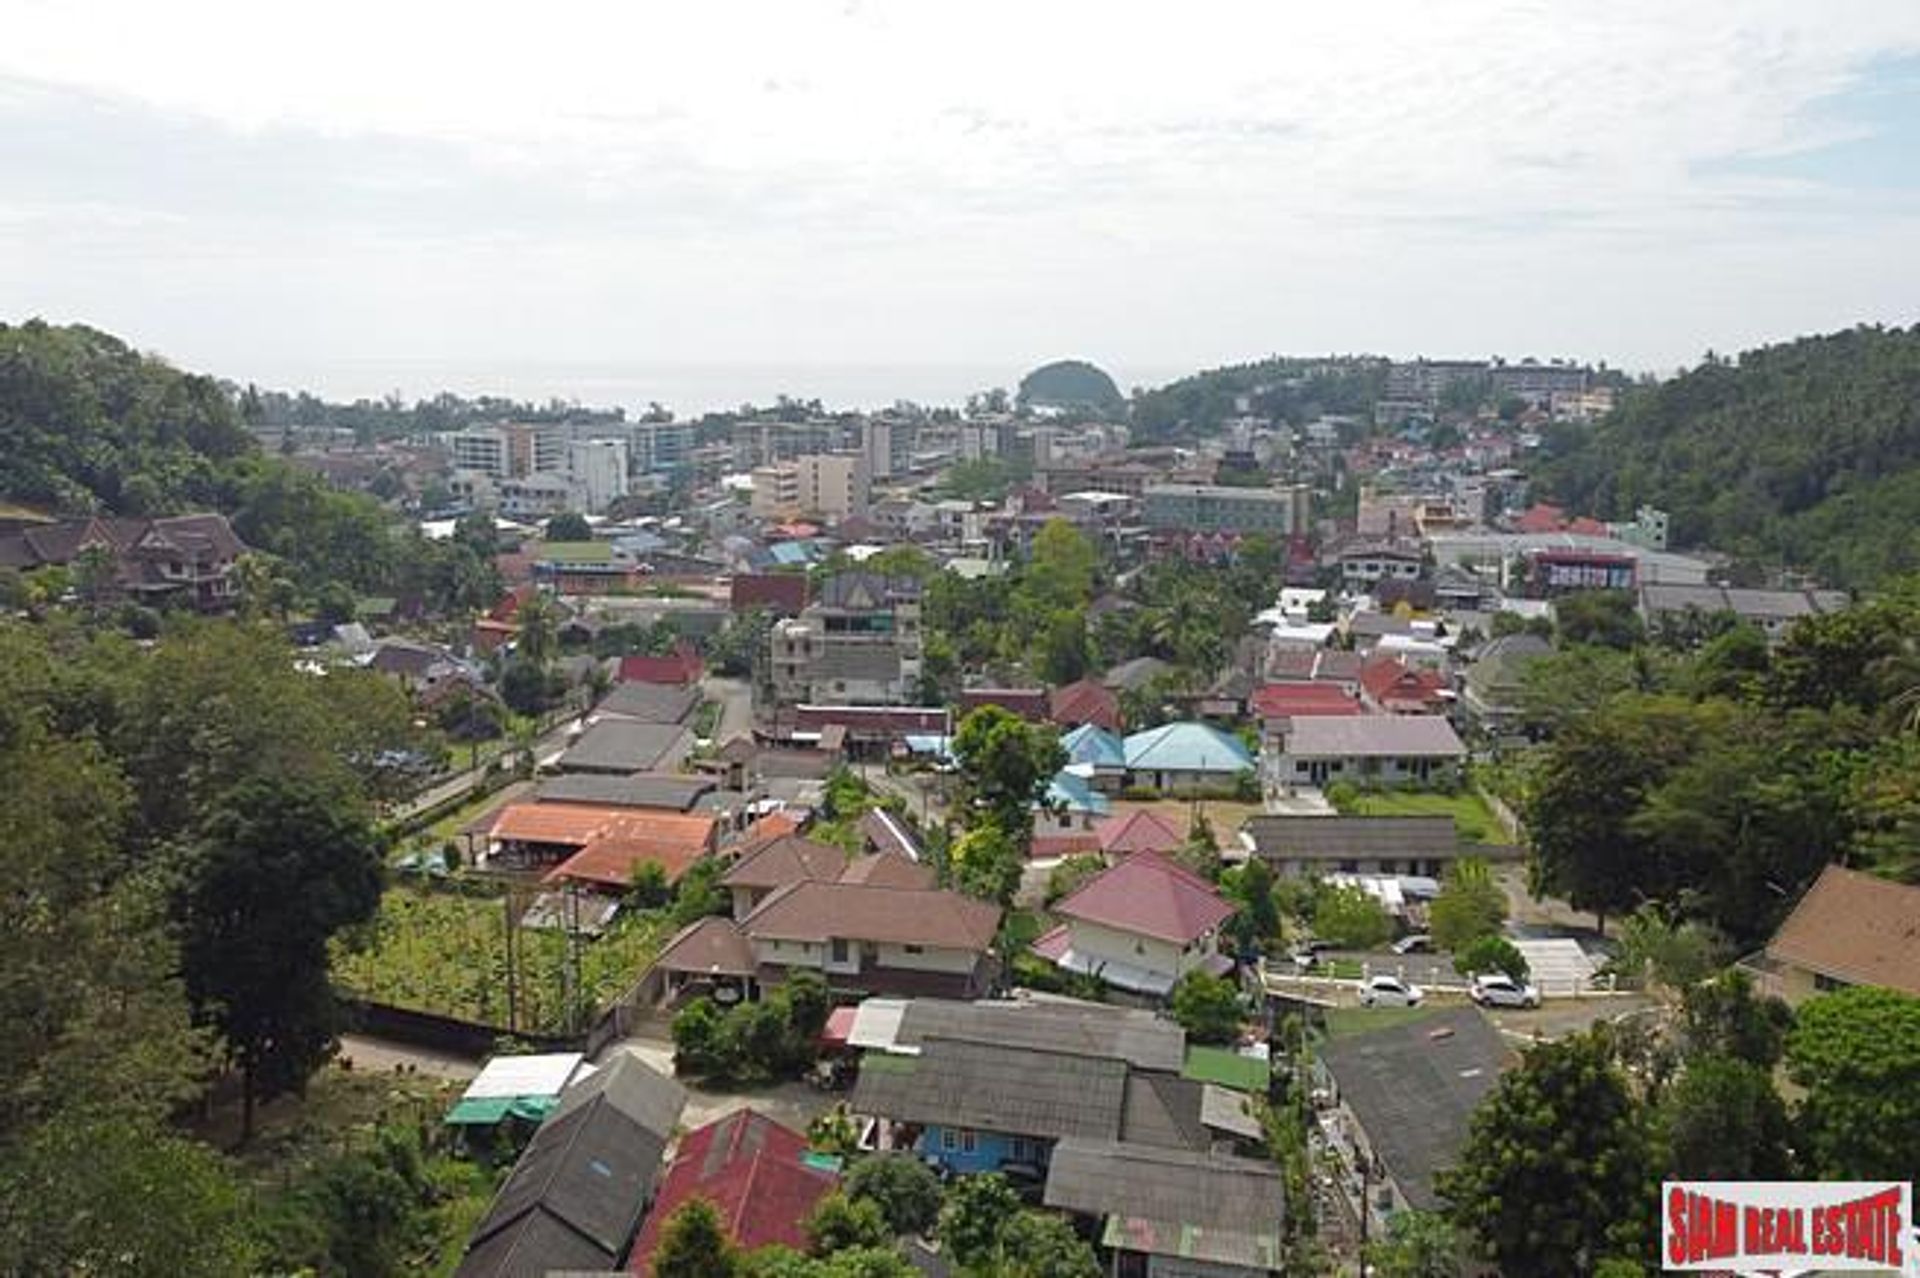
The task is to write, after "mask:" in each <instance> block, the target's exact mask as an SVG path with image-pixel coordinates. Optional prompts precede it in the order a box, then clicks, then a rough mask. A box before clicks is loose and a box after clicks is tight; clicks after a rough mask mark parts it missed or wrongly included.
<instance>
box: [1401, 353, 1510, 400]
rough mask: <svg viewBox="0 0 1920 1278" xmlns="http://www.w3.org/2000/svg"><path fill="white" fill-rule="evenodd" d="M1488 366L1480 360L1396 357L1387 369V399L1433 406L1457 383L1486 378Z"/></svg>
mask: <svg viewBox="0 0 1920 1278" xmlns="http://www.w3.org/2000/svg"><path fill="white" fill-rule="evenodd" d="M1487 371H1488V366H1487V365H1486V364H1485V363H1484V362H1482V361H1480V360H1477V359H1416V360H1412V361H1410V362H1409V361H1402V360H1395V361H1394V362H1393V365H1392V366H1391V367H1390V368H1388V369H1387V393H1386V395H1385V396H1384V398H1385V399H1387V400H1390V401H1394V402H1397V403H1404V404H1408V405H1414V404H1421V405H1426V406H1429V407H1430V406H1432V405H1433V404H1436V403H1438V402H1439V399H1440V396H1441V395H1442V394H1443V393H1444V392H1445V391H1446V389H1447V387H1449V386H1451V385H1453V384H1454V383H1455V382H1464V381H1471V380H1473V379H1474V378H1478V377H1485V376H1486V375H1487Z"/></svg>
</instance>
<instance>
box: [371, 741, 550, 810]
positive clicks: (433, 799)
mask: <svg viewBox="0 0 1920 1278" xmlns="http://www.w3.org/2000/svg"><path fill="white" fill-rule="evenodd" d="M573 722H574V721H573V719H571V718H564V719H561V720H560V722H558V723H556V724H555V725H554V726H553V727H551V728H549V729H547V731H546V732H545V733H544V734H542V736H541V737H540V738H539V740H537V741H535V742H534V746H533V754H534V758H536V759H539V760H541V761H542V762H545V761H546V760H548V759H550V758H552V757H554V756H556V755H558V754H559V753H560V752H562V751H564V750H565V749H566V748H567V743H568V739H569V738H568V732H569V730H570V729H571V728H572V726H573ZM485 770H486V769H485V768H484V767H483V768H481V769H478V770H473V769H469V770H468V771H465V772H457V773H455V774H454V775H452V776H450V777H448V778H446V779H445V780H444V781H438V782H435V783H434V784H433V785H431V786H429V787H428V788H427V789H425V790H422V791H421V792H420V793H419V794H417V795H415V796H414V797H413V798H411V799H409V800H407V801H406V802H405V803H402V804H399V805H397V806H395V807H394V809H393V810H392V811H391V812H390V813H389V814H388V820H390V821H396V822H398V821H407V820H410V819H412V818H413V817H415V816H417V815H419V814H420V813H422V812H425V811H427V810H429V809H431V808H436V807H438V806H440V805H441V804H442V803H446V802H448V801H449V800H452V799H457V798H459V797H461V796H462V795H464V794H466V793H467V791H469V790H471V789H473V785H474V782H476V781H478V780H479V779H480V777H481V776H482V775H483V774H484V773H485Z"/></svg>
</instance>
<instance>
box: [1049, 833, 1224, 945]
mask: <svg viewBox="0 0 1920 1278" xmlns="http://www.w3.org/2000/svg"><path fill="white" fill-rule="evenodd" d="M1054 913H1056V914H1058V915H1060V916H1061V917H1063V918H1069V919H1081V920H1084V921H1085V922H1088V923H1097V924H1099V925H1101V926H1102V927H1110V928H1113V929H1115V930H1117V931H1121V932H1137V933H1139V934H1141V935H1142V936H1151V937H1156V938H1158V939H1159V940H1162V941H1172V942H1174V943H1175V944H1177V945H1188V944H1191V943H1192V942H1194V941H1196V940H1198V939H1200V937H1202V936H1204V935H1206V934H1207V933H1208V932H1211V931H1212V930H1213V929H1215V928H1217V927H1219V926H1220V925H1221V924H1222V923H1224V922H1226V920H1227V919H1228V918H1229V917H1231V916H1232V914H1233V906H1232V905H1230V904H1228V903H1227V901H1226V898H1224V897H1222V896H1221V895H1220V894H1219V893H1218V892H1216V891H1214V889H1213V885H1212V884H1211V883H1208V882H1207V881H1206V880H1205V879H1203V878H1201V877H1200V876H1199V875H1197V874H1194V873H1193V872H1192V871H1190V870H1185V869H1182V868H1181V867H1180V866H1178V865H1175V864H1174V863H1173V862H1172V861H1170V860H1168V859H1167V858H1166V857H1164V856H1162V855H1160V854H1159V853H1157V852H1137V853H1135V854H1134V855H1132V856H1130V857H1128V858H1127V859H1126V860H1124V861H1122V862H1121V863H1120V864H1118V865H1116V866H1114V867H1113V868H1112V869H1111V870H1108V871H1107V872H1106V873H1104V874H1100V875H1096V876H1095V877H1093V878H1091V879H1089V880H1087V882H1086V883H1085V884H1084V885H1083V886H1082V887H1081V888H1080V890H1079V891H1077V892H1075V893H1074V894H1073V895H1071V896H1069V897H1068V898H1067V899H1066V900H1064V901H1062V902H1060V904H1059V905H1057V906H1055V907H1054Z"/></svg>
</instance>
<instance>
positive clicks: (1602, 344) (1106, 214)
mask: <svg viewBox="0 0 1920 1278" xmlns="http://www.w3.org/2000/svg"><path fill="white" fill-rule="evenodd" d="M0 31H4V32H5V33H6V38H5V39H4V41H0V128H4V127H18V126H16V125H14V123H13V120H10V118H9V116H8V111H9V109H10V105H11V109H13V110H14V111H15V112H16V117H15V118H17V119H21V120H24V121H25V122H26V123H25V127H27V128H30V129H34V128H37V129H40V130H42V131H43V132H45V133H46V134H47V135H48V136H49V137H52V136H53V135H55V134H57V133H59V132H60V130H59V128H58V127H57V121H58V118H59V112H61V111H66V110H71V109H72V107H71V104H72V103H74V102H90V103H93V104H94V109H95V110H96V111H97V112H100V113H104V115H103V118H106V119H108V120H109V121H110V125H108V124H103V125H101V126H100V127H101V129H102V130H103V131H107V130H109V128H110V127H111V128H123V129H128V130H137V129H140V128H151V129H159V130H162V132H161V133H160V134H158V135H157V137H156V140H150V141H148V142H146V143H144V144H143V145H144V149H145V150H146V151H147V152H148V153H151V154H153V155H154V157H155V167H156V168H157V169H159V170H160V172H156V173H148V172H147V171H146V168H145V166H143V165H127V164H121V165H120V166H119V172H120V173H121V175H122V177H121V180H120V181H119V182H118V183H117V184H115V183H109V182H108V180H107V178H108V175H105V174H100V173H94V174H90V175H76V174H74V173H72V172H68V171H65V170H61V171H60V172H59V174H58V176H59V179H60V183H61V184H63V185H61V187H60V189H61V190H62V191H65V192H66V194H65V195H64V196H61V195H60V194H59V193H58V192H56V193H55V194H53V195H48V194H45V193H41V194H39V195H38V196H37V197H35V198H33V199H30V198H28V197H26V196H23V195H21V194H20V193H19V192H18V191H13V192H10V190H9V184H8V183H6V182H0V218H5V219H8V220H9V221H11V222H13V224H14V225H15V226H17V225H18V224H19V223H18V221H17V219H19V218H21V217H22V216H23V209H25V208H26V207H27V206H28V205H35V206H36V207H45V206H46V205H47V203H48V202H51V203H52V205H53V206H54V207H55V208H57V209H58V210H59V211H58V212H57V213H55V214H53V215H51V216H41V217H39V218H37V219H35V220H34V221H32V222H29V223H28V225H29V226H30V227H34V228H44V229H34V230H29V231H27V232H26V233H25V235H26V237H28V238H30V239H31V240H32V241H33V243H31V244H30V245H21V244H19V243H18V240H19V238H20V236H19V235H18V234H17V233H10V238H14V239H15V240H16V245H15V247H16V248H17V249H19V250H20V251H18V252H16V253H14V254H11V255H9V254H7V253H6V252H5V250H4V249H3V248H0V290H4V291H5V293H6V294H8V295H12V296H18V297H23V298H26V299H27V300H28V301H29V302H30V303H31V304H32V305H34V306H36V307H40V308H46V309H55V310H62V309H67V308H71V307H75V306H78V305H80V304H83V303H88V304H91V303H99V302H101V301H102V300H103V299H104V300H105V301H106V302H107V303H108V304H109V305H110V307H111V309H112V310H113V311H114V312H115V313H117V314H122V315H125V316H126V317H127V318H128V320H129V321H130V322H132V323H136V324H144V325H158V326H162V331H141V332H137V333H134V334H132V336H134V337H135V339H136V340H138V341H141V342H143V343H146V344H151V345H157V346H162V347H169V348H180V349H183V350H185V351H189V352H191V353H192V354H193V355H194V356H196V357H200V356H204V357H205V358H206V359H207V361H208V362H209V363H213V364H216V365H221V364H230V363H233V362H236V361H238V362H249V361H251V362H252V363H253V364H259V363H262V362H267V361H269V360H270V357H271V356H272V353H273V346H272V337H273V335H274V333H275V331H276V330H274V329H271V328H269V329H266V330H264V331H263V330H262V329H261V328H260V326H259V324H258V322H257V321H255V322H250V323H235V322H233V320H232V319H231V318H230V317H223V316H222V315H221V314H220V308H219V307H217V306H216V307H212V308H210V309H206V310H201V309H196V308H194V307H192V306H185V305H181V304H179V303H178V302H177V301H176V300H172V299H173V298H177V297H178V296H179V295H180V294H179V293H178V292H176V293H175V294H173V295H172V296H171V297H170V298H160V297H155V296H148V295H145V294H144V293H143V292H142V290H143V288H150V287H152V286H153V282H154V281H155V280H160V279H164V280H168V281H171V284H172V287H174V288H175V289H176V290H184V292H185V294H186V295H187V296H190V297H196V298H200V299H203V300H204V299H209V298H211V299H220V300H223V301H225V302H226V303H227V304H228V306H229V308H238V309H240V310H242V311H246V310H254V311H260V310H266V309H268V308H269V307H271V305H272V304H273V300H274V296H275V294H276V292H277V294H278V297H279V302H280V305H281V306H282V307H284V308H285V309H286V310H287V311H289V312H293V311H298V312H300V313H301V314H302V315H303V317H304V318H303V319H302V321H301V322H300V324H299V325H298V326H297V328H298V331H299V332H300V334H301V336H302V338H303V340H307V341H317V342H322V343H330V344H331V346H330V349H334V350H337V351H338V353H339V355H340V356H341V357H342V358H343V359H346V358H349V357H362V356H366V355H368V354H370V353H372V352H373V351H375V350H378V349H382V347H380V346H376V345H375V342H376V341H378V342H380V343H384V344H389V345H390V344H392V343H394V342H399V343H401V344H402V345H406V346H410V347H423V348H427V349H429V350H430V351H431V352H432V353H433V354H434V356H435V357H441V358H448V359H452V358H469V359H475V360H485V359H488V358H497V357H504V356H505V355H506V354H507V353H509V352H517V353H519V354H522V355H525V356H528V357H532V358H538V357H541V356H543V355H545V356H550V357H554V358H558V357H559V355H560V354H561V353H562V352H582V351H584V352H586V353H588V354H590V355H591V356H592V357H594V358H604V359H615V358H621V357H623V353H630V352H632V351H633V350H634V349H635V348H636V346H644V347H646V348H647V349H648V350H649V351H653V352H657V353H659V354H660V355H661V356H662V357H664V358H676V359H691V358H706V357H712V356H714V355H715V353H718V352H728V351H732V352H739V353H741V354H743V355H744V357H746V358H755V359H771V358H781V359H786V358H792V359H794V360H797V361H801V362H805V361H834V360H838V361H843V362H887V361H893V360H927V359H938V358H943V357H955V358H959V359H961V360H963V361H964V360H970V359H973V358H976V357H977V358H983V359H992V360H1023V359H1026V358H1038V357H1041V356H1044V355H1049V354H1053V353H1055V352H1056V351H1059V350H1063V349H1067V350H1076V351H1081V352H1084V353H1087V354H1091V355H1094V356H1096V357H1099V356H1102V355H1105V356H1107V357H1109V358H1115V359H1119V360H1134V361H1141V362H1149V363H1154V364H1171V363H1178V362H1180V361H1184V360H1190V359H1191V360H1199V359H1207V358H1234V357H1239V356H1244V355H1248V354H1254V353H1258V352H1260V351H1263V350H1267V349H1273V348H1279V347H1293V348H1305V349H1328V348H1336V347H1339V348H1371V349H1398V350H1411V349H1426V350H1441V349H1468V350H1485V349H1491V348H1493V347H1495V346H1499V347H1501V348H1503V349H1511V350H1517V349H1520V348H1522V347H1530V348H1532V349H1537V350H1541V351H1545V350H1567V351H1572V350H1574V349H1575V348H1576V345H1578V347H1579V353H1583V354H1592V355H1595V356H1611V357H1613V358H1615V359H1620V360H1628V361H1632V360H1652V359H1661V360H1668V361H1670V360H1671V359H1673V358H1678V357H1680V356H1682V355H1685V354H1689V353H1692V352H1694V351H1695V350H1697V349H1698V348H1700V347H1703V346H1705V345H1709V344H1712V345H1719V346H1730V345H1734V344H1736V343H1738V342H1739V341H1742V340H1751V339H1755V338H1759V337H1763V336H1766V335H1767V334H1769V333H1770V332H1775V331H1778V330H1779V329H1781V328H1788V329H1792V328H1796V327H1811V326H1813V324H1814V323H1827V322H1846V321H1848V320H1851V319H1855V318H1899V315H1898V314H1897V313H1895V312H1891V309H1890V308H1893V307H1898V306H1902V305H1905V302H1904V299H1905V298H1908V297H1911V296H1912V295H1913V286H1914V285H1915V284H1916V283H1920V279H1916V278H1915V277H1916V272H1920V268H1916V267H1915V266H1913V265H1912V264H1911V262H1908V261H1904V260H1903V259H1907V258H1911V257H1912V256H1913V255H1912V254H1911V253H1910V252H1901V251H1897V250H1899V249H1900V247H1901V246H1902V245H1903V244H1905V243H1907V242H1908V241H1909V240H1910V237H1911V232H1912V230H1913V227H1914V222H1913V210H1912V208H1911V205H1910V204H1909V203H1903V197H1902V196H1900V195H1899V194H1897V193H1896V194H1895V195H1893V196H1891V197H1887V198H1886V199H1885V200H1884V201H1883V202H1882V203H1881V204H1879V205H1876V206H1874V207H1870V208H1869V207H1863V206H1862V205H1861V204H1860V203H1859V202H1858V201H1857V200H1856V199H1855V197H1854V195H1853V193H1850V192H1842V193H1835V192H1829V191H1824V190H1821V189H1820V188H1818V187H1815V186H1812V185H1810V184H1808V183H1805V182H1789V181H1785V180H1782V179H1779V178H1773V179H1768V178H1763V177H1760V176H1756V175H1751V174H1749V175H1744V176H1736V175H1733V174H1730V173H1727V172H1717V171H1715V170H1714V169H1713V167H1712V166H1714V165H1715V164H1718V163H1721V162H1724V161H1726V160H1728V159H1729V158H1738V157H1748V156H1768V155H1778V154H1781V153H1785V152H1791V151H1793V150H1795V149H1797V148H1804V147H1808V146H1812V145H1816V144H1818V143H1820V142H1823V141H1827V140H1831V139H1832V138H1834V137H1835V136H1836V132H1835V125H1834V124H1833V122H1832V121H1831V120H1830V119H1825V118H1823V117H1822V116H1821V115H1820V114H1819V113H1818V112H1816V111H1814V110H1812V109H1811V108H1813V107H1814V106H1815V105H1816V104H1818V103H1820V102H1822V101H1823V100H1826V99H1829V98H1831V97H1832V96H1834V95H1836V94H1840V93H1843V92H1845V91H1847V90H1848V89H1849V88H1850V87H1851V86H1854V85H1856V84H1857V83H1858V82H1859V81H1860V78H1861V77H1862V76H1863V75H1866V74H1868V72H1869V70H1870V69H1871V68H1872V67H1874V66H1875V65H1878V64H1880V63H1882V62H1883V61H1884V60H1885V59H1888V58H1894V57H1900V56H1906V55H1911V54H1913V53H1914V52H1915V51H1920V7H1916V6H1915V5H1913V4H1912V3H1911V2H1910V0H1885V2H1881V3H1871V2H1866V0H1861V2H1858V3H1841V4H1825V5H1821V6H1818V7H1815V6H1809V5H1806V4H1803V3H1797V2H1795V3H1789V2H1784V0H1758V2H1756V0H1724V2H1720V3H1712V2H1701V0H1693V2H1690V3H1687V4H1681V5H1676V4H1672V3H1668V2H1661V3H1647V2H1633V0H1629V2H1624V3H1623V2H1620V0H1607V2H1605V3H1577V4H1570V3H1564V2H1547V0H1540V2H1537V3H1521V2H1514V3H1505V4H1468V3H1447V4H1434V3H1430V2H1426V0H1404V2H1399V3H1357V4H1339V5H1331V4H1311V5H1309V4H1306V3H1289V4H1275V3H1271V2H1270V0H1269V2H1266V3H1236V4H1225V3H1186V4H1180V5H1169V4H1166V3H1164V0H1161V2H1157V3H1142V4H1133V3H1058V2H1053V0H1050V2H1049V3H1045V4H1033V3H1009V2H1002V0H985V2H982V3H939V4H934V3H897V4H879V3H858V2H856V3H839V4H827V3H814V2H812V0H767V2H765V3H710V4H697V5H668V4H638V5H637V4H632V3H628V4H570V5H553V6H543V7H542V6H528V5H525V4H519V5H515V6H512V7H508V6H505V5H476V4H457V5H456V4H439V3H432V4H428V3H417V2H414V0H409V2H408V3H403V4H393V3H387V4H382V5H373V4H363V3H335V4H330V5H327V6H305V7H301V8H298V9H293V8H288V7H286V6H275V5H261V4H257V3H252V4H240V3H234V4H169V5H154V4H125V5H100V4H89V5H64V4H58V3H49V2H37V3H33V2H26V0H0ZM9 81H11V82H12V83H13V84H14V85H15V86H19V85H32V86H40V87H39V88H38V89H36V90H34V91H33V92H31V93H26V94H24V96H23V95H22V93H21V92H20V91H19V90H18V89H17V88H16V92H15V93H14V94H12V95H8V94H6V93H5V92H4V88H5V86H6V84H7V83H8V82H9ZM29 100H32V101H34V102H37V103H38V104H39V106H38V113H37V114H36V113H35V112H34V111H33V110H28V108H26V107H22V106H21V103H22V102H24V101H29ZM48 101H52V102H54V104H55V105H54V106H53V107H51V108H49V107H48V106H47V102H48ZM22 112H24V114H19V113H22ZM356 157H361V158H356ZM169 168H171V169H173V170H174V171H177V172H178V173H180V174H182V175H184V176H183V178H182V181H190V182H191V186H192V189H191V190H182V189H178V188H177V187H171V186H170V184H169V182H168V180H167V177H166V171H167V170H168V169H169ZM56 169H60V166H59V165H58V164H57V163H55V162H54V161H53V160H50V159H48V158H47V157H46V156H44V155H41V156H37V157H36V158H35V159H34V160H33V162H32V164H30V165H27V166H25V167H21V166H19V165H16V168H15V174H16V179H17V180H18V181H19V182H21V183H23V184H25V183H30V182H32V181H35V180H44V181H48V182H51V181H52V180H53V179H52V178H51V177H49V176H48V175H49V174H52V173H54V171H55V170H56ZM82 190H83V191H84V194H85V198H84V199H82V198H81V195H79V194H76V191H82ZM274 192H280V193H281V197H282V198H281V202H280V203H279V204H278V205H275V204H274V203H273V202H272V200H271V199H270V198H269V197H270V196H271V195H272V194H273V193H274ZM196 193H197V196H196ZM36 200H37V201H38V204H36ZM62 200H64V201H65V203H64V204H63V203H61V201H62ZM143 215H144V217H143ZM103 242H105V243H106V245H107V247H106V248H104V249H103V247H102V244H103ZM115 244H118V245H121V246H122V247H121V248H120V250H118V251H119V252H121V253H123V254H125V255H127V256H132V255H141V256H145V257H158V258H161V259H164V264H163V265H162V266H161V267H160V269H157V270H151V271H142V272H141V273H140V277H139V278H125V273H124V272H119V273H118V274H119V275H120V276H121V280H120V284H121V288H122V290H123V291H122V292H119V293H116V292H115V291H114V290H113V289H112V288H110V287H107V285H106V282H105V277H106V276H110V275H113V274H115V272H114V271H113V264H114V262H115V260H116V259H115V257H114V253H115V252H116V250H115V249H114V248H113V247H112V246H113V245H115ZM103 252H104V253H105V254H106V256H105V257H104V258H102V256H101V254H102V253H103ZM1856 259H1857V260H1859V261H1861V262H1862V263H1865V262H1872V261H1878V262H1879V263H1880V264H1881V266H1880V269H1878V270H1872V269H1855V267H1854V265H1853V264H1854V263H1855V261H1856ZM121 260H122V261H124V259H121ZM240 261H245V262H246V263H247V265H246V267H245V270H246V272H247V273H248V275H249V278H245V279H241V278H236V277H235V273H236V271H237V270H239V269H240V268H238V266H237V263H238V262H240ZM396 262H404V263H405V267H404V269H400V270H396V269H395V264H396ZM89 278H93V279H95V280H96V281H98V282H97V283H96V284H94V285H92V286H87V285H86V284H85V281H86V280H87V279H89ZM402 283H404V288H403V287H401V285H402ZM396 293H398V294H399V296H396ZM406 297H414V298H424V299H431V300H432V302H433V303H434V304H435V306H436V308H444V309H437V310H436V313H435V315H434V322H433V327H432V329H431V331H430V332H428V333H421V332H420V331H419V324H420V320H419V318H418V317H417V316H415V315H411V314H409V312H408V308H406V307H405V304H404V301H405V298H406ZM1704 299H1712V303H1713V304H1712V305H1706V304H1704ZM396 302H399V303H400V304H401V307H402V309H401V310H400V311H399V312H398V313H396V312H395V310H394V307H395V304H396ZM1803 316H1804V317H1805V320H1804V321H1803V320H1802V318H1801V317H1803ZM409 324H412V325H414V327H413V328H412V329H409V328H408V325H409ZM309 354H310V355H311V354H312V353H311V352H309ZM184 357H185V356H184V355H183V358H184Z"/></svg>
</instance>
